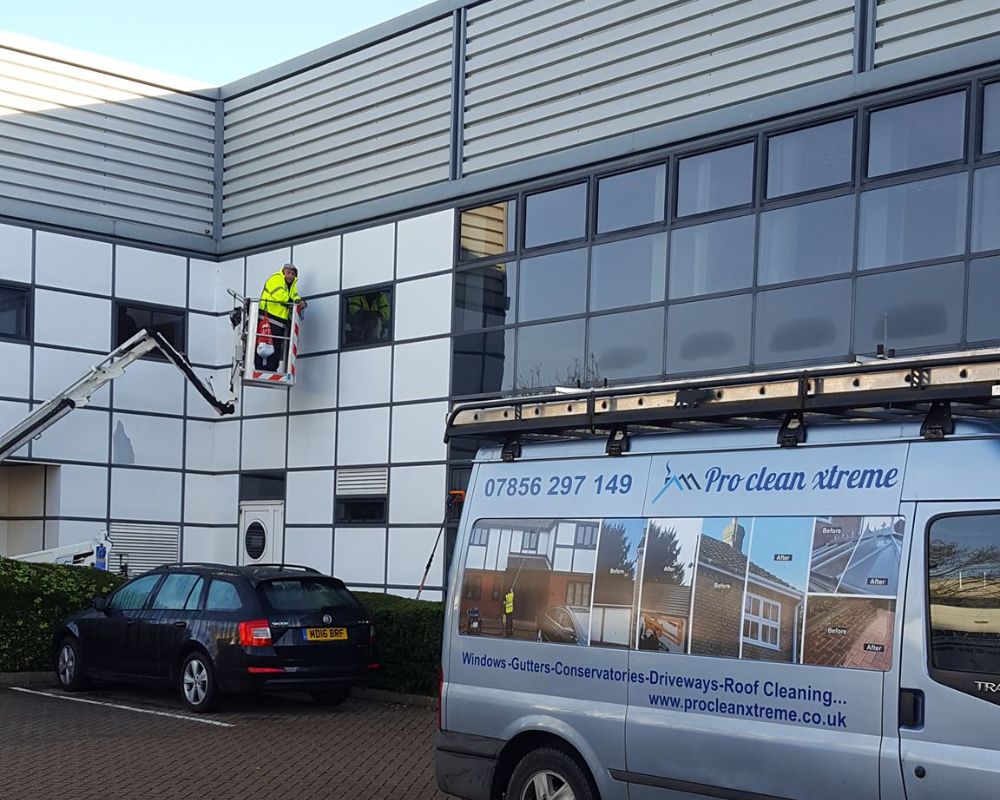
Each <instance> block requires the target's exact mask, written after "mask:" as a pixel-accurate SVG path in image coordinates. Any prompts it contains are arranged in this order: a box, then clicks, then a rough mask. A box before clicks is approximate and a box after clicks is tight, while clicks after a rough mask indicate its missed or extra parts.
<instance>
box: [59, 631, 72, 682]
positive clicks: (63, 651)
mask: <svg viewBox="0 0 1000 800" xmlns="http://www.w3.org/2000/svg"><path fill="white" fill-rule="evenodd" d="M58 673H59V683H60V684H62V686H63V688H65V687H67V686H70V685H72V683H73V679H74V678H75V677H76V650H74V649H73V645H71V644H70V643H69V642H68V641H67V642H63V646H62V647H61V648H59V666H58Z"/></svg>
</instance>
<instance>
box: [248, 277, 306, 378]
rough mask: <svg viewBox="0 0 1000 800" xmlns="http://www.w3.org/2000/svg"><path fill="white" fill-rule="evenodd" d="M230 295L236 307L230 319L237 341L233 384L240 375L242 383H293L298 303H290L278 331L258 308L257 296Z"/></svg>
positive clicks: (298, 322)
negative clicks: (289, 311) (287, 313)
mask: <svg viewBox="0 0 1000 800" xmlns="http://www.w3.org/2000/svg"><path fill="white" fill-rule="evenodd" d="M233 297H234V298H235V300H236V307H235V308H234V309H233V311H232V313H231V315H230V319H231V321H232V322H233V329H234V335H235V339H236V344H235V351H234V357H233V377H232V381H231V383H232V384H234V385H235V383H236V379H237V376H239V378H240V380H241V381H242V383H243V385H244V386H263V387H269V388H275V389H280V388H285V387H289V386H294V385H295V376H296V368H297V367H296V364H297V361H298V354H299V334H300V332H301V324H302V323H301V319H300V316H299V310H298V307H297V306H295V305H291V306H290V310H291V315H290V316H289V318H288V320H287V323H285V325H284V330H283V331H281V330H280V329H279V327H278V326H272V325H271V319H270V318H269V317H268V316H267V314H265V313H264V312H263V311H262V310H261V308H260V300H254V299H251V298H247V297H240V296H239V295H236V294H233ZM269 327H270V330H269V329H268V328H269Z"/></svg>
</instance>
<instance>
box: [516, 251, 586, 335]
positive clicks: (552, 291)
mask: <svg viewBox="0 0 1000 800" xmlns="http://www.w3.org/2000/svg"><path fill="white" fill-rule="evenodd" d="M520 271H521V278H520V293H519V297H520V301H519V302H518V307H517V318H518V319H519V320H521V321H522V322H524V321H526V320H533V319H541V318H543V317H561V316H563V315H564V314H578V313H581V312H583V311H585V310H586V308H587V251H586V250H567V251H565V252H562V253H553V254H552V255H548V256H539V257H538V258H526V259H524V260H523V261H521V266H520Z"/></svg>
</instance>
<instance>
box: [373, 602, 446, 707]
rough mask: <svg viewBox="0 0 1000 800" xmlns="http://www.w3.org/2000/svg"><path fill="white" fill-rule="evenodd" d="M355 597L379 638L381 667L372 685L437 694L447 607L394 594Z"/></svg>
mask: <svg viewBox="0 0 1000 800" xmlns="http://www.w3.org/2000/svg"><path fill="white" fill-rule="evenodd" d="M355 594H356V595H357V597H358V599H359V600H360V601H361V602H362V603H364V604H365V608H367V609H368V611H369V613H370V614H371V615H372V621H373V622H374V623H375V635H376V636H377V637H378V644H377V650H378V660H379V664H381V668H380V669H379V670H377V671H376V672H375V674H374V676H373V679H372V684H371V685H372V686H373V687H374V688H376V689H388V690H390V691H393V692H403V693H406V694H426V695H433V694H436V693H437V686H438V670H439V669H440V664H441V634H442V632H443V631H444V604H443V603H439V602H428V601H425V600H408V599H407V598H405V597H396V596H395V595H391V594H375V593H372V592H355Z"/></svg>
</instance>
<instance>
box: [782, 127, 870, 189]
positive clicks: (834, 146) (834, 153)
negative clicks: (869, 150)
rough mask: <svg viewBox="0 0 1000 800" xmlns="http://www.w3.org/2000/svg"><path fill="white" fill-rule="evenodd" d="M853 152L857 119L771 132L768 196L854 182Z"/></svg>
mask: <svg viewBox="0 0 1000 800" xmlns="http://www.w3.org/2000/svg"><path fill="white" fill-rule="evenodd" d="M853 156H854V120H853V119H839V120H837V121H836V122H828V123H826V124H825V125H816V126H814V127H812V128H804V129H802V130H799V131H791V132H790V133H782V134H778V135H776V136H771V137H769V138H768V140H767V196H768V197H783V196H785V195H789V194H798V193H799V192H808V191H812V190H813V189H822V188H824V187H826V186H838V185H840V184H845V183H850V181H851V176H852V174H853V171H854V170H853Z"/></svg>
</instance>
